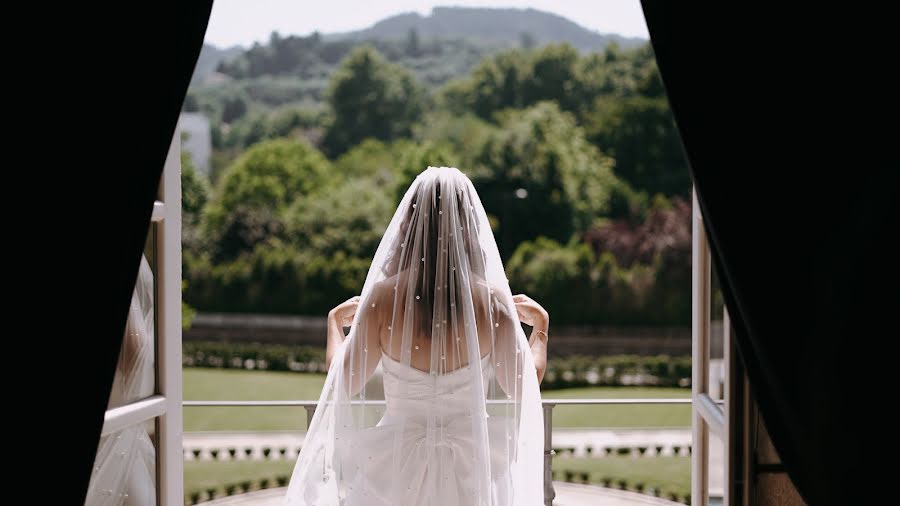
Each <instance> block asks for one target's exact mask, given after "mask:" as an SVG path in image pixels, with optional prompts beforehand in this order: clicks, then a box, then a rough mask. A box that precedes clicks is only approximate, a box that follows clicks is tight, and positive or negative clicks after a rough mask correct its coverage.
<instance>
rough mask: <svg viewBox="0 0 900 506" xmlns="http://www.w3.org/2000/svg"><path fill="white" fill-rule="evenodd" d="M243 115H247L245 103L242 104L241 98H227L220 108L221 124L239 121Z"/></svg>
mask: <svg viewBox="0 0 900 506" xmlns="http://www.w3.org/2000/svg"><path fill="white" fill-rule="evenodd" d="M244 114H247V103H246V102H244V99H243V98H241V97H229V98H227V99H225V104H224V106H223V107H222V122H223V123H231V122H233V121H235V120H238V119H241V118H242V117H243V116H244Z"/></svg>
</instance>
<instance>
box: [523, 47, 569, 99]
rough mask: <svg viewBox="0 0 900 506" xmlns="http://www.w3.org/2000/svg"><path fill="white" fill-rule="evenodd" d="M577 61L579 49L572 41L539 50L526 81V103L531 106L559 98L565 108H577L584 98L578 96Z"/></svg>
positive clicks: (524, 90)
mask: <svg viewBox="0 0 900 506" xmlns="http://www.w3.org/2000/svg"><path fill="white" fill-rule="evenodd" d="M577 63H578V51H577V50H576V49H575V48H574V47H572V46H571V45H569V44H553V45H549V46H546V47H544V48H542V49H541V50H539V51H538V52H537V53H535V55H534V58H533V60H532V62H531V73H530V74H529V76H528V78H527V79H524V80H523V82H522V99H523V102H524V103H525V104H529V105H530V104H535V103H537V102H540V101H541V100H556V101H557V103H559V106H560V107H561V108H562V109H564V110H567V111H574V110H576V109H577V106H578V104H579V100H580V97H578V96H577V95H576V91H577V89H578V76H577V70H576V64H577Z"/></svg>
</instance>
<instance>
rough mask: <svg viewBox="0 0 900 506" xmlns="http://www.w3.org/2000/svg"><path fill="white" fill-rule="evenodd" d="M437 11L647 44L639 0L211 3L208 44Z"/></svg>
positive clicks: (258, 0) (217, 0)
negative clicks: (561, 25) (508, 17)
mask: <svg viewBox="0 0 900 506" xmlns="http://www.w3.org/2000/svg"><path fill="white" fill-rule="evenodd" d="M435 6H464V7H514V8H522V9H524V8H529V7H530V8H533V9H538V10H542V11H547V12H552V13H554V14H558V15H560V16H563V17H566V18H568V19H570V20H572V21H574V22H576V23H578V24H579V25H581V26H583V27H585V28H588V29H590V30H596V31H598V32H602V33H618V34H620V35H625V36H629V37H643V38H645V39H646V38H649V35H648V34H647V25H646V24H645V23H644V13H643V11H642V10H641V4H640V1H639V0H593V1H591V0H530V1H529V0H519V1H507V0H489V1H485V0H449V1H444V2H429V1H425V0H390V1H377V0H317V1H312V0H215V2H214V3H213V9H212V16H211V17H210V20H209V28H208V29H207V31H206V42H208V43H211V44H214V45H216V46H218V47H228V46H233V45H235V44H240V45H243V46H249V45H251V44H252V43H253V42H254V41H260V42H264V41H268V40H269V34H271V33H272V31H273V30H277V31H278V32H279V33H280V34H281V35H307V34H309V33H312V32H313V31H316V30H318V31H319V32H322V33H333V32H347V31H352V30H359V29H361V28H367V27H369V26H371V25H373V24H374V23H375V22H377V21H379V20H381V19H384V18H386V17H388V16H392V15H394V14H399V13H401V12H413V11H415V12H418V13H420V14H422V15H427V14H428V13H429V12H431V8H432V7H435Z"/></svg>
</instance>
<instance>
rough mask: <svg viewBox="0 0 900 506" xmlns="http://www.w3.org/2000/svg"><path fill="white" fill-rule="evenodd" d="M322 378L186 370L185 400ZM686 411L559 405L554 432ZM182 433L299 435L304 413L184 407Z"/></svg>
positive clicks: (295, 395)
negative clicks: (289, 432)
mask: <svg viewBox="0 0 900 506" xmlns="http://www.w3.org/2000/svg"><path fill="white" fill-rule="evenodd" d="M324 381H325V376H324V375H322V374H298V373H289V372H268V371H240V370H232V369H199V368H185V369H184V398H185V400H291V399H303V400H310V399H311V400H317V399H318V398H319V394H320V393H321V390H322V384H323V383H324ZM689 396H690V391H688V390H685V389H677V388H645V387H593V388H571V389H566V390H549V391H546V392H543V397H544V398H545V399H551V398H552V399H578V398H622V397H663V398H669V397H673V398H683V397H689ZM690 413H691V411H690V407H689V406H686V405H685V406H557V407H556V408H554V410H553V426H554V427H676V426H680V427H688V426H690ZM184 427H185V430H186V431H206V430H227V431H237V430H247V431H265V430H302V429H304V428H305V427H306V411H305V410H304V409H303V408H269V407H266V408H185V410H184Z"/></svg>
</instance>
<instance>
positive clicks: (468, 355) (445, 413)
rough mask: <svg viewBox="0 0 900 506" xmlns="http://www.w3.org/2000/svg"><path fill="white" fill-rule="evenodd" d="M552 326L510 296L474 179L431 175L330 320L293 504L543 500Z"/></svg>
mask: <svg viewBox="0 0 900 506" xmlns="http://www.w3.org/2000/svg"><path fill="white" fill-rule="evenodd" d="M520 321H521V322H524V323H525V324H527V325H529V326H531V327H532V330H531V336H530V338H527V339H526V337H525V333H524V331H523V329H522V326H521V324H520ZM548 321H549V318H548V316H547V312H546V311H545V310H544V309H543V308H542V307H541V306H540V305H539V304H538V303H536V302H534V301H533V300H531V299H530V298H529V297H527V296H525V295H516V296H512V295H511V293H510V289H509V283H508V281H507V279H506V275H505V274H504V270H503V265H502V263H501V261H500V255H499V253H498V251H497V245H496V243H495V241H494V237H493V235H492V234H491V229H490V225H489V223H488V219H487V215H486V214H485V211H484V208H483V207H482V205H481V201H480V200H479V198H478V195H477V194H476V192H475V188H474V187H473V186H472V183H471V181H469V179H468V178H467V177H466V176H465V175H464V174H463V173H462V172H460V171H459V170H458V169H456V168H448V167H428V169H427V170H425V171H424V172H422V173H421V174H419V176H418V177H417V178H416V180H415V181H414V182H413V183H412V185H411V186H410V187H409V189H408V190H407V192H406V194H405V195H404V197H403V199H402V200H401V202H400V205H399V207H398V208H397V211H396V213H395V214H394V217H393V219H392V220H391V222H390V225H388V228H387V231H386V232H385V234H384V237H383V238H382V240H381V243H380V245H379V247H378V250H377V252H376V253H375V257H374V259H373V261H372V265H371V267H370V269H369V273H368V275H367V277H366V281H365V285H364V286H363V289H362V293H361V294H360V295H359V296H358V297H353V298H351V299H350V300H348V301H346V302H344V303H342V304H341V305H339V306H337V307H335V308H334V309H333V310H332V311H331V312H330V313H329V318H328V343H327V351H326V362H327V363H328V364H329V366H328V376H327V379H326V381H325V386H324V388H323V390H322V395H321V397H320V399H319V404H318V407H317V409H316V412H315V415H314V416H313V419H312V421H311V423H310V426H309V430H308V431H307V434H306V437H305V439H304V442H303V447H302V450H301V451H300V455H299V456H298V458H297V463H296V465H295V467H294V472H293V475H292V476H291V481H290V484H289V486H288V490H287V495H286V497H285V501H284V504H290V505H301V504H302V505H309V506H313V505H314V506H332V505H333V506H338V505H345V506H426V505H428V506H469V505H473V506H474V505H478V506H498V505H504V506H513V505H515V506H525V505H535V506H537V505H540V504H543V502H544V501H543V463H542V459H543V429H544V426H543V418H542V410H541V399H540V391H539V387H538V384H539V383H540V381H541V379H542V377H543V374H544V370H545V367H546V356H547V352H546V346H547V326H548ZM344 326H349V327H350V332H349V334H348V335H347V336H346V338H345V337H344V332H343V329H342V327H344ZM379 373H380V374H379Z"/></svg>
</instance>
